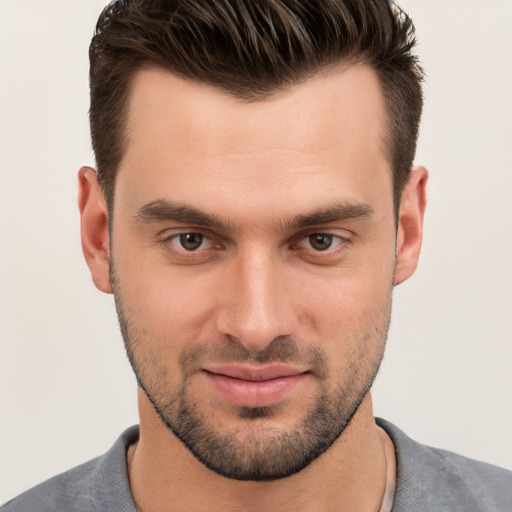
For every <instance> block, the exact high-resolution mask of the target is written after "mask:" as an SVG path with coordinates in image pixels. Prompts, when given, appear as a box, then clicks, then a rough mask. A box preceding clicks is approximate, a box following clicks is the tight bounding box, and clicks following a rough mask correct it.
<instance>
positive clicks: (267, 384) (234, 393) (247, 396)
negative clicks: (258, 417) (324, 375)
mask: <svg viewBox="0 0 512 512" xmlns="http://www.w3.org/2000/svg"><path fill="white" fill-rule="evenodd" d="M204 373H205V375H206V376H207V377H208V378H209V380H210V382H211V383H212V384H213V386H214V387H215V388H216V389H217V391H219V392H220V393H221V394H222V395H223V396H224V397H225V398H226V399H227V400H228V401H230V402H231V403H233V404H234V405H238V406H241V407H269V406H271V405H276V404H278V403H279V402H281V401H283V400H284V399H285V398H287V397H288V396H289V395H290V394H291V393H292V392H293V391H294V390H295V389H296V388H297V387H298V386H299V385H300V384H301V383H302V382H303V381H304V380H305V379H306V378H307V374H306V373H299V374H298V375H290V376H287V377H278V378H277V379H270V380H264V381H259V382H256V381H248V380H242V379H235V378H233V377H227V376H225V375H219V374H217V373H210V372H204Z"/></svg>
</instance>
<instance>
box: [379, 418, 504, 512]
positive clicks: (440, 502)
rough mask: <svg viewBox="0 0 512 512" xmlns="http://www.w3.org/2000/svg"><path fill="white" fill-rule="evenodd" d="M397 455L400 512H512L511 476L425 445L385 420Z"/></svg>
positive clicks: (500, 470) (396, 507)
mask: <svg viewBox="0 0 512 512" xmlns="http://www.w3.org/2000/svg"><path fill="white" fill-rule="evenodd" d="M378 424H379V425H380V426H381V427H383V428H384V430H386V432H387V433H388V434H389V436H390V437H391V439H392V440H393V443H394V445H395V451H396V455H397V489H396V493H395V507H394V508H393V510H394V511H396V512H401V511H406V510H407V511H408V512H411V511H414V510H422V511H424V512H429V511H435V512H444V511H447V512H448V511H449V512H458V511H460V512H463V511H464V512H465V511H468V510H471V511H472V512H510V511H511V510H512V472H511V471H508V470H506V469H503V468H499V467H497V466H493V465H491V464H486V463H484V462H479V461H476V460H473V459H469V458H467V457H463V456H461V455H458V454H456V453H453V452H450V451H447V450H441V449H438V448H432V447H430V446H425V445H422V444H420V443H418V442H416V441H413V440H412V439H410V438H409V437H407V436H406V435H405V434H404V433H403V432H402V431H401V430H400V429H398V428H397V427H395V426H394V425H392V424H391V423H388V422H386V421H384V420H378Z"/></svg>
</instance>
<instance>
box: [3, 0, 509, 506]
mask: <svg viewBox="0 0 512 512" xmlns="http://www.w3.org/2000/svg"><path fill="white" fill-rule="evenodd" d="M105 3H106V2H105V1H104V0H73V1H70V0H0V177H1V181H0V343H1V351H0V502H2V500H7V499H8V498H10V497H12V496H13V495H15V494H17V493H19V492H21V491H22V490H24V489H26V488H28V487H29V486H32V485H34V484H35V483H37V482H39V481H41V480H43V479H45V478H47V477H49V476H51V475H53V474H56V473H58V472H61V471H63V470H65V469H67V468H69V467H71V466H74V465H76V464H78V463H80V462H82V461H85V460H87V459H89V458H92V457H94V456H96V455H99V454H100V453H103V452H104V451H105V450H107V449H108V448H109V446H110V445H111V444H112V443H113V441H114V440H115V439H116V437H117V436H118V435H119V434H120V432H121V431H122V430H123V429H124V428H126V427H127V426H129V425H131V424H133V423H136V422H137V410H136V385H135V381H134V378H133V376H132V373H131V369H130V368H129V365H128V363H127V360H126V356H125V354H124V349H123V344H122V340H121V336H120V334H119V333H118V328H117V320H116V316H115V311H114V306H113V300H112V298H111V297H110V296H106V295H102V294H101V293H100V292H98V291H97V290H96V289H95V288H94V286H93V284H92V282H91V280H90V278H89V273H88V270H87V268H86V266H85V263H84V262H83V258H82V254H81V248H80V242H79V232H78V228H79V218H78V212H77V208H76V192H77V185H76V171H77V170H78V168H79V167H80V166H81V165H84V164H87V165H93V164H94V159H93V155H92V153H91V149H90V142H89V133H88V120H87V110H88V84H87V73H88V59H87V49H88V44H89V41H90V37H91V35H92V31H93V27H94V24H95V22H96V19H97V16H98V14H99V12H100V11H101V9H102V7H103V6H104V5H105ZM401 5H402V6H403V7H404V8H405V9H406V10H408V11H409V12H410V13H411V15H412V16H413V18H414V19H415V22H416V26H417V30H418V37H419V41H420V44H419V47H418V50H417V51H418V53H419V54H420V55H421V57H422V61H423V64H424V67H425V69H426V72H427V83H426V86H425V94H426V106H425V114H424V120H423V124H422V132H421V139H420V144H419V150H418V155H417V159H416V161H417V162H418V163H421V164H423V165H426V166H427V167H428V168H429V170H430V173H431V174H430V178H431V179H430V184H429V207H428V214H427V218H426V230H425V240H424V251H423V255H422V259H421V262H420V267H419V269H418V271H417V274H416V275H415V276H414V277H413V278H412V279H411V280H410V281H409V282H407V283H405V284H403V285H402V286H400V287H399V288H398V289H396V291H395V304H394V312H393V320H392V328H391V332H390V337H389V343H388V351H387V354H386V357H385V361H384V365H383V368H382V371H381V374H380V376H379V377H378V379H377V382H376V384H375V388H374V402H375V409H376V414H377V415H380V416H382V417H385V418H387V419H389V420H391V421H393V422H395V423H396V424H397V425H398V426H400V427H401V428H402V429H404V430H405V431H406V432H407V433H408V434H409V435H410V436H411V437H413V438H415V439H417V440H419V441H421V442H424V443H427V444H431V445H435V446H441V447H446V448H449V449H451V450H454V451H458V452H461V453H463V454H465V455H468V456H471V457H474V458H479V459H483V460H486V461H488V462H492V463H495V464H498V465H502V466H506V467H508V468H510V469H512V440H511V437H512V373H511V370H512V322H511V317H512V199H511V197H512V165H511V146H512V129H511V118H512V99H511V97H512V62H511V60H512V57H511V52H512V30H511V27H512V1H510V0H460V1H455V0H437V1H436V0H408V1H403V2H401Z"/></svg>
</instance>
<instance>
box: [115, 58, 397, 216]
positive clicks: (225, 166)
mask: <svg viewBox="0 0 512 512" xmlns="http://www.w3.org/2000/svg"><path fill="white" fill-rule="evenodd" d="M384 126H385V108H384V104H383V97H382V93H381V89H380V83H379V80H378V78H377V76H376V74H375V73H374V72H373V71H372V70H371V69H370V68H368V67H366V66H362V65H353V66H350V67H346V68H345V69H338V70H333V71H331V72H329V73H325V74H323V75H318V76H315V77H313V78H311V79H309V80H307V81H305V82H303V83H301V84H298V85H295V86H293V87H290V88H289V89H287V90H285V91H282V92H279V93H277V94H275V95H274V96H272V97H270V98H267V99H265V100H262V101H254V102H244V101H241V100H240V99H237V98H234V97H232V96H230V95H228V94H226V93H224V92H221V91H219V90H218V89H214V88H213V87H211V86H208V85H204V84H198V83H193V82H190V81H187V80H184V79H182V78H179V77H177V76H174V75H172V74H171V73H168V72H165V71H161V70H144V71H141V72H139V73H138V74H137V75H136V76H135V78H134V82H133V87H132V92H131V97H130V102H129V114H128V132H127V135H128V144H127V149H126V153H125V156H124V158H123V161H122V162H121V166H120V168H119V173H118V177H117V182H118V183H117V184H116V198H117V197H118V192H117V189H118V188H119V187H121V188H122V190H123V193H125V194H128V195H130V196H131V199H132V200H133V201H134V202H142V201H148V200H153V199H157V198H156V197H154V196H155V194H158V193H160V192H161V194H165V195H171V196H173V197H172V198H171V199H173V200H178V201H180V202H183V201H186V202H189V203H190V201H194V199H193V197H194V196H193V194H191V193H190V190H191V189H193V190H194V191H195V193H196V198H198V197H199V195H200V194H203V196H204V197H202V198H201V199H202V200H206V193H207V192H211V191H212V187H215V188H216V189H218V190H219V193H220V192H223V194H224V197H223V198H222V199H219V204H216V205H215V204H213V203H212V205H211V206H212V208H214V207H222V205H223V204H224V203H223V202H222V201H225V200H226V199H229V198H231V199H233V200H236V199H237V197H244V196H249V195H251V194H252V196H258V193H261V195H264V196H267V197H272V196H273V195H274V196H276V197H278V196H279V194H280V193H282V191H283V190H284V189H287V191H288V193H289V194H292V193H293V195H294V196H295V197H296V198H297V200H300V199H302V200H305V199H306V197H309V196H311V193H312V192H315V193H318V194H319V196H318V201H328V202H334V201H337V200H339V199H343V197H342V196H343V194H345V195H347V197H348V198H349V199H351V197H350V195H351V194H352V195H353V194H354V193H355V192H357V193H360V192H363V189H364V187H365V186H366V187H367V185H368V184H369V183H370V184H371V182H373V181H375V180H377V182H378V181H379V180H380V181H381V182H382V183H384V188H383V189H384V190H385V192H386V193H388V192H389V196H391V171H390V169H389V165H388V162H387V160H386V156H385V155H386V152H385V146H384ZM119 183H121V185H120V184H119ZM382 183H381V185H382ZM333 188H334V189H335V190H336V191H337V197H328V196H329V195H331V196H332V195H333V192H332V190H331V189H333ZM367 188H368V187H367ZM372 190H373V189H372ZM340 194H341V197H340ZM367 194H370V195H371V194H373V192H372V191H370V190H369V189H368V190H367ZM210 195H211V194H210ZM356 199H357V198H356ZM364 199H366V200H367V199H368V198H364ZM116 201H117V199H116ZM264 206H265V205H264V204H261V205H260V207H264ZM317 206H318V205H312V207H317Z"/></svg>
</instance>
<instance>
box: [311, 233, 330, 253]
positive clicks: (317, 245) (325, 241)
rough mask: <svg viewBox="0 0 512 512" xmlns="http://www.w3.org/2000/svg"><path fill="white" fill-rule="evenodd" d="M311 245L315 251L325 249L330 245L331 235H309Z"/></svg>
mask: <svg viewBox="0 0 512 512" xmlns="http://www.w3.org/2000/svg"><path fill="white" fill-rule="evenodd" d="M309 239H310V242H311V246H312V247H313V248H314V249H316V250H317V251H325V250H327V249H329V247H331V245H332V235H322V234H320V235H311V236H310V237H309Z"/></svg>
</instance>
